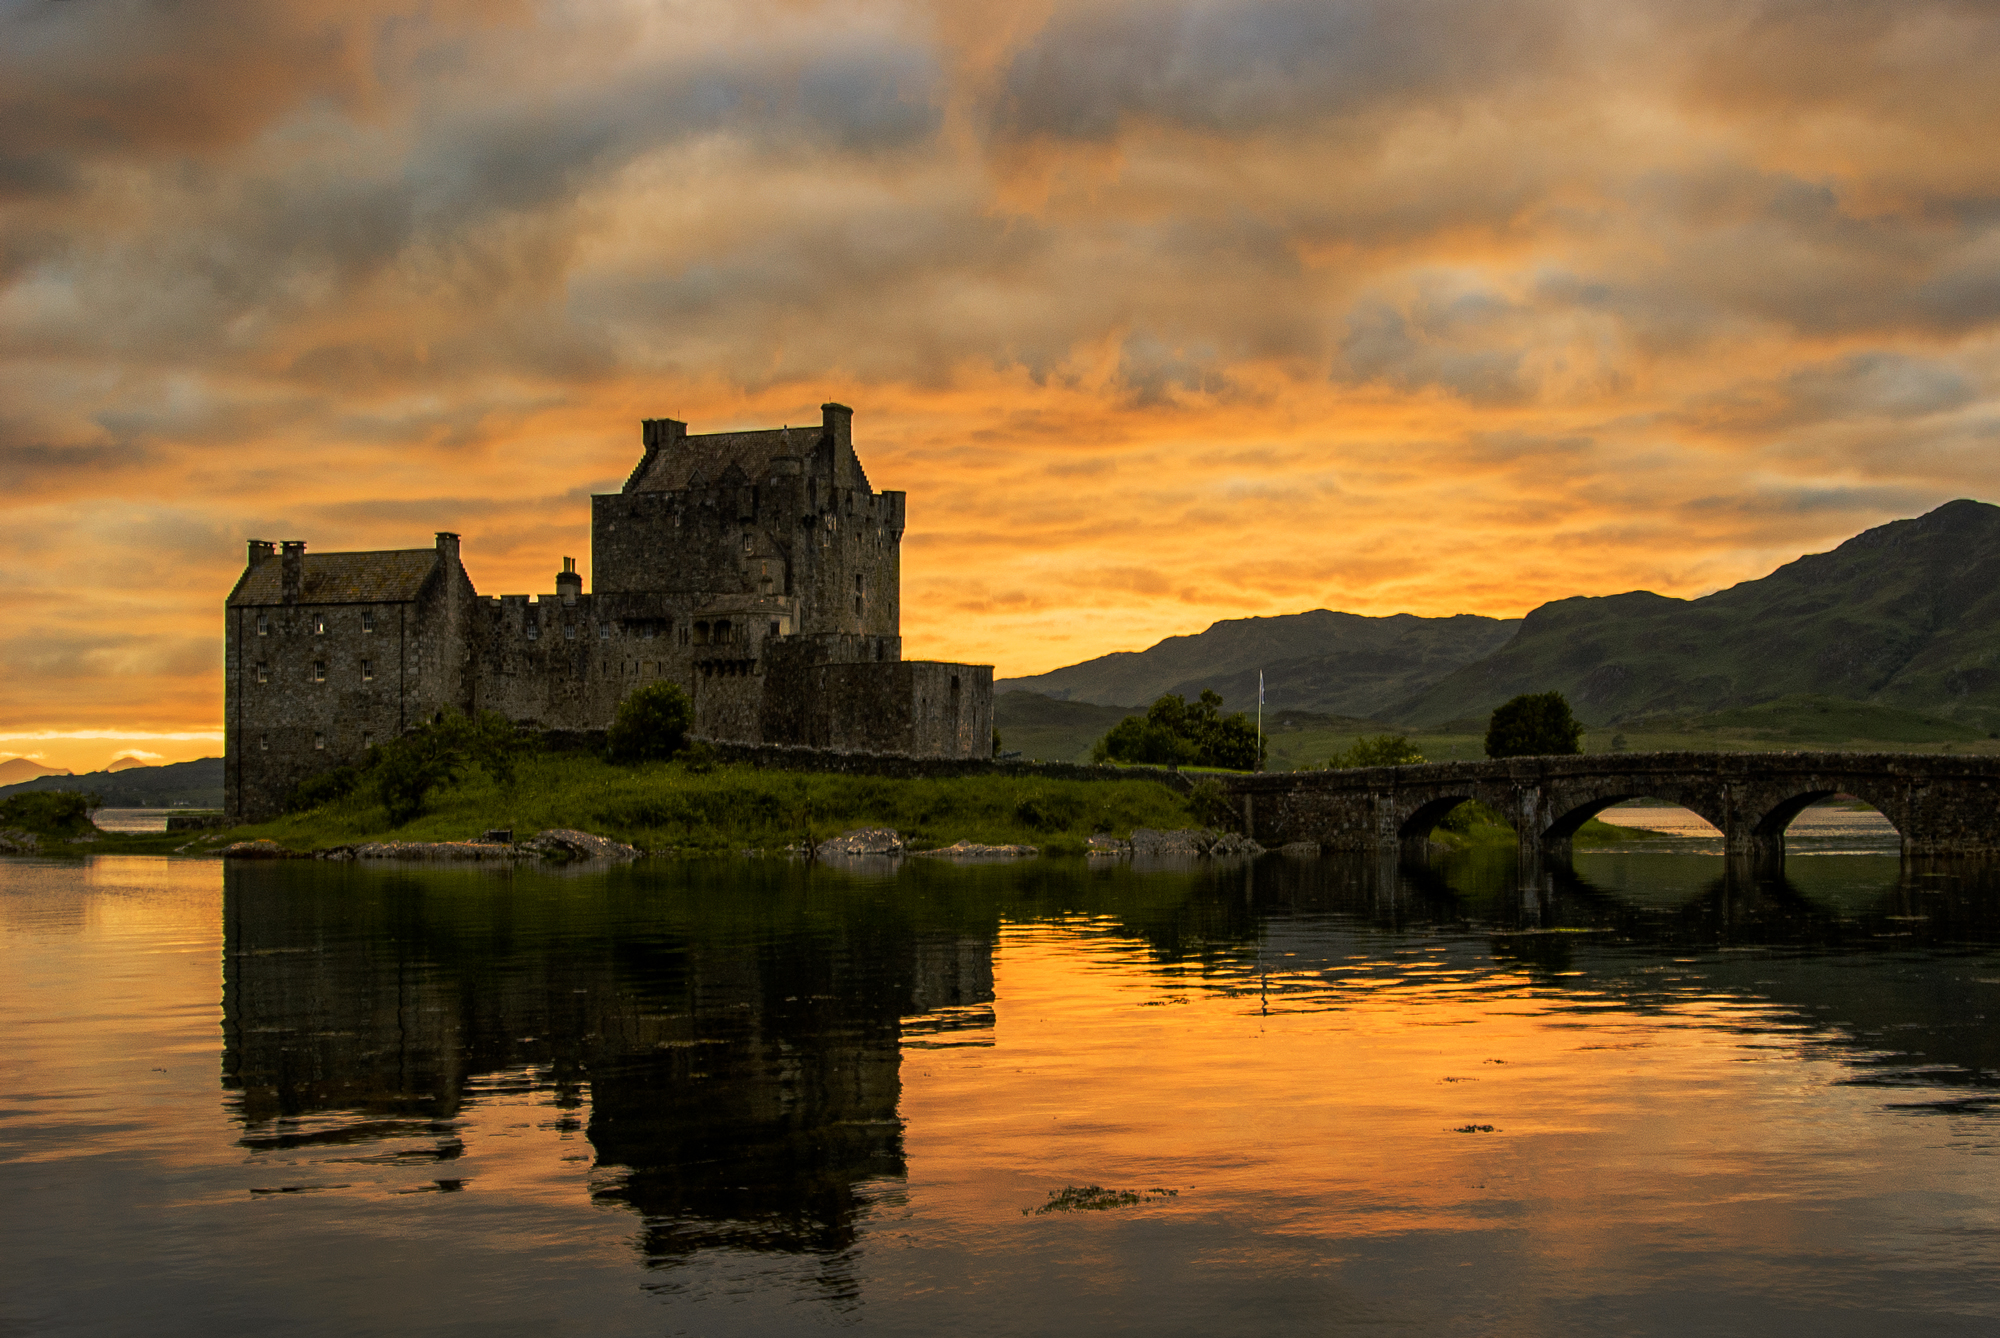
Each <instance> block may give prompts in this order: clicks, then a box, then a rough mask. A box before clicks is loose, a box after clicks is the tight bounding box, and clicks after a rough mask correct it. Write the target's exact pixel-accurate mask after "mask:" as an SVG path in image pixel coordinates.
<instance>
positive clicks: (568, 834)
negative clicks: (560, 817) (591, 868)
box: [518, 827, 643, 860]
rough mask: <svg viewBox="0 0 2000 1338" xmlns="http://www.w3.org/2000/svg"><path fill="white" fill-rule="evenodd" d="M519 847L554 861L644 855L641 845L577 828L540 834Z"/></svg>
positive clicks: (558, 828) (625, 858)
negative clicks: (596, 834)
mask: <svg viewBox="0 0 2000 1338" xmlns="http://www.w3.org/2000/svg"><path fill="white" fill-rule="evenodd" d="M518 848H520V849H526V850H532V851H535V852H537V853H539V854H542V855H546V856H549V857H550V858H553V859H615V860H634V859H638V858H639V856H640V855H641V854H642V853H643V852H642V851H640V849H639V848H638V847H637V846H628V845H626V844H625V843H624V842H623V841H613V840H612V839H611V838H609V837H606V836H594V835H592V834H591V833H589V832H580V831H577V830H576V829H575V828H573V827H557V828H555V829H553V830H551V831H546V832H539V833H537V834H536V835H535V836H534V837H533V838H531V839H530V840H527V841H523V842H522V843H521V846H520V847H518Z"/></svg>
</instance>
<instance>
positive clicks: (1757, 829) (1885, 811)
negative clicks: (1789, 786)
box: [1750, 782, 1909, 845]
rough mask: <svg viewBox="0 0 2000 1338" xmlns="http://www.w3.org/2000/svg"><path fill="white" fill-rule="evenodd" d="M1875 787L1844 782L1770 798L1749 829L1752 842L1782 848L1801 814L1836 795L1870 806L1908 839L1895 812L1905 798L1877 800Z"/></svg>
mask: <svg viewBox="0 0 2000 1338" xmlns="http://www.w3.org/2000/svg"><path fill="white" fill-rule="evenodd" d="M1874 788H1876V787H1874V786H1871V785H1868V784H1866V783H1865V782H1864V783H1858V784H1854V783H1844V784H1842V785H1841V786H1840V787H1839V788H1837V789H1835V788H1830V787H1828V786H1825V785H1820V786H1815V787H1814V788H1811V789H1806V790H1800V791H1799V792H1798V793H1796V794H1791V795H1787V796H1785V797H1784V798H1781V799H1778V800H1776V801H1775V802H1773V801H1771V800H1768V799H1767V800H1766V801H1765V802H1764V803H1763V804H1762V805H1760V807H1761V808H1762V810H1763V811H1762V812H1760V813H1759V814H1758V815H1757V816H1756V819H1755V822H1754V824H1753V825H1752V827H1751V829H1750V831H1751V836H1752V839H1753V840H1755V841H1757V842H1758V843H1760V844H1767V845H1768V844H1779V845H1782V843H1783V841H1784V839H1785V832H1786V830H1787V829H1788V828H1790V827H1791V825H1792V823H1793V822H1794V821H1795V820H1796V819H1797V818H1798V816H1799V814H1801V813H1803V812H1805V811H1806V810H1807V809H1809V808H1811V807H1812V806H1813V805H1814V804H1817V803H1819V802H1820V801H1821V800H1823V799H1831V798H1833V797H1834V796H1835V795H1840V794H1849V795H1853V796H1854V797H1855V798H1856V799H1859V800H1860V801H1861V802H1862V803H1864V804H1867V805H1868V806H1869V807H1870V808H1872V809H1874V810H1875V811H1876V812H1877V813H1880V814H1881V815H1882V817H1883V818H1884V819H1885V820H1886V821H1887V822H1888V824H1889V825H1890V826H1891V827H1893V828H1895V830H1896V835H1897V837H1898V838H1900V839H1904V840H1907V839H1908V836H1909V833H1908V832H1907V831H1906V830H1905V829H1904V824H1903V823H1902V822H1899V821H1898V820H1897V811H1896V810H1897V809H1898V808H1900V807H1901V806H1900V805H1899V804H1897V803H1896V800H1897V799H1900V798H1901V797H1902V796H1901V795H1895V796H1888V795H1883V796H1880V797H1877V796H1875V795H1870V794H1869V793H1867V792H1868V791H1869V790H1872V789H1874Z"/></svg>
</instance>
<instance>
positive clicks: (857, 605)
mask: <svg viewBox="0 0 2000 1338" xmlns="http://www.w3.org/2000/svg"><path fill="white" fill-rule="evenodd" d="M854 616H855V617H857V618H859V617H860V616H861V596H859V595H856V596H855V597H854Z"/></svg>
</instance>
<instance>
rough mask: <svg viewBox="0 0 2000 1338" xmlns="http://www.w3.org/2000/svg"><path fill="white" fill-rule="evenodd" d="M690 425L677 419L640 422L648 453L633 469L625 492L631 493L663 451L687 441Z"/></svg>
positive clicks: (648, 419) (640, 433) (643, 440)
mask: <svg viewBox="0 0 2000 1338" xmlns="http://www.w3.org/2000/svg"><path fill="white" fill-rule="evenodd" d="M687 434H688V425H687V424H686V423H683V422H681V421H680V420H679V419H677V418H644V419H641V420H640V422H639V440H640V442H641V443H642V444H643V445H644V446H645V448H646V453H645V454H644V455H642V456H640V457H639V463H638V464H636V465H634V466H633V467H632V473H631V474H630V475H629V476H628V477H627V478H626V480H625V487H624V489H623V491H625V492H631V491H632V490H633V489H634V488H636V487H638V486H639V481H640V480H641V479H643V478H645V477H646V474H647V472H648V471H649V470H651V469H652V467H653V461H655V460H657V459H658V458H659V456H660V452H662V451H671V450H674V449H675V448H676V447H678V446H679V445H680V444H681V443H682V442H684V441H686V440H687Z"/></svg>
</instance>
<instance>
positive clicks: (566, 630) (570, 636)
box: [563, 623, 576, 641]
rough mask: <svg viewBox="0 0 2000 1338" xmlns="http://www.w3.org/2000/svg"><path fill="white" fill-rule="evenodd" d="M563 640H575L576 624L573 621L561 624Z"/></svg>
mask: <svg viewBox="0 0 2000 1338" xmlns="http://www.w3.org/2000/svg"><path fill="white" fill-rule="evenodd" d="M563 640H565V641H574V640H576V624H575V623H564V624H563Z"/></svg>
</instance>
